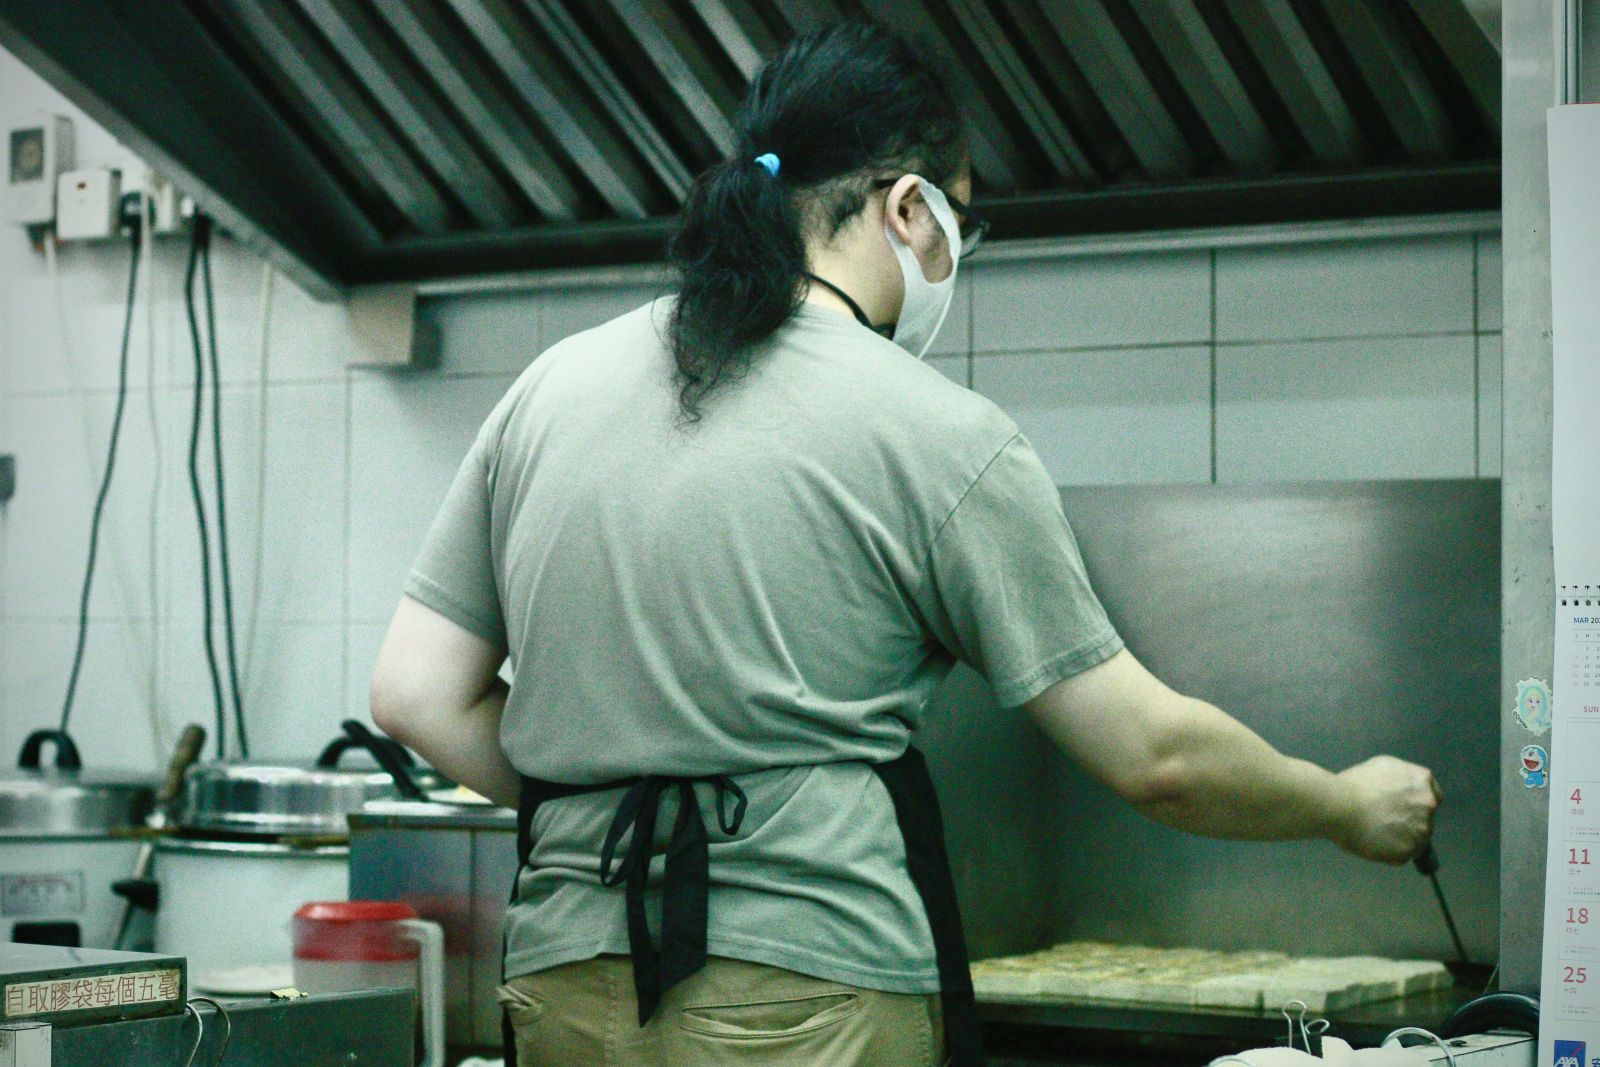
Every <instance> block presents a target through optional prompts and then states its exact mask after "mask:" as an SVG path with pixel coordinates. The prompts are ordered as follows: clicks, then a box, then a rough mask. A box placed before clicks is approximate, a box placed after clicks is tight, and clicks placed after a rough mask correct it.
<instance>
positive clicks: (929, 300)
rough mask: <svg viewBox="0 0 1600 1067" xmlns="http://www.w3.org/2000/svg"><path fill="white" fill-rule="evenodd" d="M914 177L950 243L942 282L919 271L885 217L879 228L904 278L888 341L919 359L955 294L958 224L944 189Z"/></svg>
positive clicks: (939, 325) (959, 258)
mask: <svg viewBox="0 0 1600 1067" xmlns="http://www.w3.org/2000/svg"><path fill="white" fill-rule="evenodd" d="M918 180H919V181H922V199H923V200H924V201H925V202H926V203H927V205H928V209H929V210H930V211H932V212H933V217H934V218H935V219H936V220H938V223H939V228H940V229H942V230H944V235H945V238H946V240H948V241H949V242H950V273H949V275H948V276H947V277H946V278H945V279H944V280H943V281H938V282H930V281H929V280H928V279H927V276H926V275H924V274H923V273H922V264H921V263H919V262H918V261H917V254H916V253H915V252H913V251H912V250H911V246H910V245H908V244H906V243H905V242H904V241H902V240H901V239H900V235H899V234H897V233H895V232H894V227H892V226H890V225H889V220H888V219H885V220H884V223H883V230H884V234H885V235H886V236H887V237H888V238H889V247H890V248H892V249H893V250H894V258H895V259H896V260H897V261H898V262H899V264H900V274H901V277H902V278H903V279H904V280H905V298H904V299H903V300H901V301H900V320H899V321H898V322H897V323H895V327H894V335H893V336H892V337H891V338H890V340H892V341H894V343H895V344H897V345H899V346H900V347H901V348H904V349H905V350H906V351H907V352H910V353H911V354H912V355H913V356H916V357H917V358H918V359H921V358H922V357H923V356H925V355H927V354H928V349H929V348H930V347H932V345H933V339H934V337H936V336H937V335H938V333H939V327H941V326H943V325H944V317H945V315H946V314H948V313H949V311H950V300H951V298H952V297H954V296H955V293H956V268H957V267H959V266H960V264H961V226H960V224H959V223H957V222H956V213H955V212H954V211H953V210H951V208H950V201H948V200H946V199H945V195H944V191H943V190H941V189H940V188H939V187H938V186H937V185H934V184H933V183H932V182H930V181H923V180H922V179H918Z"/></svg>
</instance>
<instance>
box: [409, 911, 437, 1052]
mask: <svg viewBox="0 0 1600 1067" xmlns="http://www.w3.org/2000/svg"><path fill="white" fill-rule="evenodd" d="M400 927H401V929H402V931H403V933H402V934H401V936H403V937H405V938H407V939H409V940H411V941H415V942H416V943H417V946H418V948H419V949H420V950H421V952H420V953H419V955H418V957H417V964H418V966H417V986H418V996H417V1011H418V1013H419V1014H420V1015H421V1016H422V1062H421V1063H420V1064H419V1065H418V1067H444V1037H445V1034H444V930H443V929H442V928H441V927H440V926H439V924H438V923H435V922H429V921H427V920H426V919H402V920H400Z"/></svg>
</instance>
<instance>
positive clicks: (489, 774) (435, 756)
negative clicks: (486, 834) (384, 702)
mask: <svg viewBox="0 0 1600 1067" xmlns="http://www.w3.org/2000/svg"><path fill="white" fill-rule="evenodd" d="M508 692H509V689H508V688H507V686H506V683H505V682H503V681H501V680H500V679H498V678H497V679H495V680H494V682H493V683H492V684H491V685H490V687H489V690H488V692H486V693H485V694H484V696H483V698H482V699H480V700H479V701H478V702H477V703H476V704H474V705H473V706H472V707H471V708H469V709H467V710H466V711H458V712H456V713H454V714H451V715H449V716H448V718H445V717H442V716H439V715H437V714H434V715H428V714H414V715H400V716H388V717H385V721H384V722H383V724H382V725H383V726H384V728H385V729H386V730H387V731H388V732H389V733H391V734H393V735H394V736H395V737H396V739H397V740H399V741H401V742H403V743H405V744H406V745H408V746H410V747H411V748H413V749H415V750H416V751H417V753H418V754H419V755H420V756H422V758H423V759H425V760H427V761H428V763H429V764H431V765H432V766H433V767H435V768H436V769H437V770H438V771H439V773H441V774H443V775H444V776H445V777H446V778H449V779H450V780H451V781H453V782H459V783H460V784H462V785H464V786H466V787H467V788H468V789H471V790H472V791H473V792H475V793H479V794H481V795H483V796H486V797H488V798H489V799H490V800H492V801H494V802H495V803H497V804H503V805H505V806H506V807H511V808H514V807H516V806H517V795H518V793H519V792H520V788H521V786H520V782H521V780H520V778H519V777H518V774H517V769H516V768H515V767H513V766H512V765H511V761H510V760H509V759H507V758H506V754H505V751H504V750H503V749H502V748H501V747H500V716H501V714H502V713H503V712H504V711H505V706H506V695H507V693H508Z"/></svg>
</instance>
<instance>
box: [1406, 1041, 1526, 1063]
mask: <svg viewBox="0 0 1600 1067" xmlns="http://www.w3.org/2000/svg"><path fill="white" fill-rule="evenodd" d="M1445 1044H1447V1045H1449V1046H1450V1056H1454V1057H1455V1061H1454V1062H1455V1064H1456V1067H1534V1057H1535V1054H1537V1053H1538V1051H1539V1043H1538V1042H1537V1041H1535V1040H1534V1039H1533V1038H1531V1037H1529V1036H1528V1035H1527V1034H1511V1033H1487V1034H1473V1035H1472V1036H1471V1037H1457V1038H1452V1039H1451V1040H1449V1041H1446V1042H1445ZM1409 1051H1410V1052H1411V1053H1412V1054H1414V1055H1416V1056H1419V1057H1421V1058H1422V1062H1424V1063H1429V1064H1434V1065H1435V1067H1448V1064H1449V1063H1450V1062H1451V1061H1450V1057H1449V1056H1446V1055H1445V1053H1444V1050H1443V1049H1441V1048H1437V1047H1433V1048H1430V1047H1429V1046H1427V1045H1412V1046H1411V1048H1410V1050H1409Z"/></svg>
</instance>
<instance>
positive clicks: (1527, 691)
mask: <svg viewBox="0 0 1600 1067" xmlns="http://www.w3.org/2000/svg"><path fill="white" fill-rule="evenodd" d="M1516 711H1517V721H1518V722H1520V723H1522V725H1523V726H1526V727H1527V728H1528V732H1529V733H1531V734H1533V736H1535V737H1543V736H1544V735H1545V734H1547V733H1549V732H1550V724H1551V723H1552V722H1553V721H1554V717H1553V715H1552V713H1551V710H1550V683H1549V682H1546V681H1545V680H1544V679H1542V678H1524V679H1523V680H1522V681H1520V682H1518V683H1517V709H1516Z"/></svg>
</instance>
